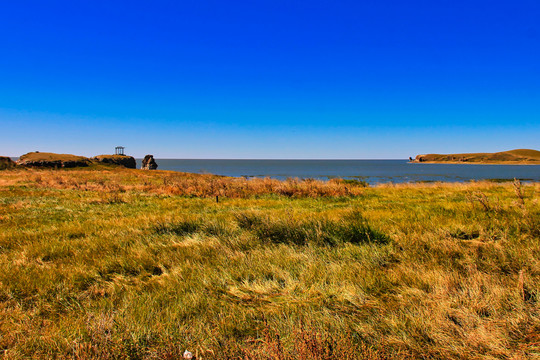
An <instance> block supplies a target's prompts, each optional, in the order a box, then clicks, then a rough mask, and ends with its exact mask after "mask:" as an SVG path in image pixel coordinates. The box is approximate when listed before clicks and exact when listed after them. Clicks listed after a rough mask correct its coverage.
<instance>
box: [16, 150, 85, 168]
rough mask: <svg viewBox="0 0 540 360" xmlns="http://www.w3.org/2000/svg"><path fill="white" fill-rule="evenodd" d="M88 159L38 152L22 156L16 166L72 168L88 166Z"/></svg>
mask: <svg viewBox="0 0 540 360" xmlns="http://www.w3.org/2000/svg"><path fill="white" fill-rule="evenodd" d="M90 163H91V161H90V159H88V158H86V157H84V156H77V155H71V154H55V153H42V152H39V151H36V152H30V153H28V154H24V155H22V156H21V157H20V159H19V160H18V161H17V165H19V166H25V167H42V168H74V167H84V166H88V165H90Z"/></svg>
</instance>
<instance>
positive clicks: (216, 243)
mask: <svg viewBox="0 0 540 360" xmlns="http://www.w3.org/2000/svg"><path fill="white" fill-rule="evenodd" d="M539 193H540V184H538V183H535V184H526V185H525V184H519V183H518V182H516V183H515V184H510V183H507V184H496V183H466V184H441V183H433V184H418V185H395V186H394V185H387V186H378V187H362V186H358V185H355V184H350V183H345V182H341V181H339V180H335V181H331V182H328V183H323V182H318V181H305V182H302V181H294V180H290V181H287V182H280V181H276V180H270V179H262V180H246V179H229V178H222V177H216V176H211V175H200V176H199V175H189V174H181V173H172V172H165V171H155V172H150V171H138V170H129V169H120V168H117V169H114V170H110V169H108V168H107V167H97V168H90V169H84V170H80V169H79V170H33V169H15V170H4V171H2V172H0V227H1V232H0V353H1V354H2V355H3V356H4V358H6V359H23V358H74V359H177V358H179V357H181V354H182V353H183V352H184V350H185V349H189V350H190V351H192V352H193V353H195V354H196V355H197V358H199V359H418V358H423V359H533V358H538V356H540V306H539V304H540V238H539V237H540V227H539V223H540V222H539V221H538V220H539V218H540V204H539V202H538V198H539ZM216 196H219V197H218V198H217V200H218V201H216Z"/></svg>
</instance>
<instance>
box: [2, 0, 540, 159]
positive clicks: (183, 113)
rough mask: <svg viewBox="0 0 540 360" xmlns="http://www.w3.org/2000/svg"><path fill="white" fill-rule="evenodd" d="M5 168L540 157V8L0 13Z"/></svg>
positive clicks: (539, 4) (128, 8) (373, 1)
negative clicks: (137, 161) (525, 153)
mask: <svg viewBox="0 0 540 360" xmlns="http://www.w3.org/2000/svg"><path fill="white" fill-rule="evenodd" d="M0 126H1V131H2V137H1V141H0V155H10V156H18V155H20V154H23V153H26V152H29V151H34V150H39V151H51V152H62V153H75V154H81V155H87V156H90V155H96V154H102V153H111V152H113V150H114V146H116V145H123V146H125V147H126V151H127V152H128V153H129V154H132V155H134V156H137V157H141V156H144V155H145V154H154V155H155V156H156V157H157V158H321V159H324V158H341V159H365V158H407V157H408V156H413V155H415V154H418V153H426V152H439V153H445V152H446V153H449V152H473V151H501V150H508V149H513V148H535V149H539V148H540V1H538V0H514V1H508V0H505V1H497V0H492V1H477V0H467V1H464V0H452V1H447V0H429V1H427V0H426V1H419V0H409V1H397V0H396V1H385V0H366V1H358V0H356V1H338V0H334V1H330V0H328V1H316V0H310V1H291V0H284V1H281V0H268V1H257V0H253V1H205V0H171V1H160V0H153V1H110V0H109V1H99V0H98V1H96V0H93V1H77V0H70V1H55V0H50V1H26V0H16V1H4V2H2V4H1V5H0Z"/></svg>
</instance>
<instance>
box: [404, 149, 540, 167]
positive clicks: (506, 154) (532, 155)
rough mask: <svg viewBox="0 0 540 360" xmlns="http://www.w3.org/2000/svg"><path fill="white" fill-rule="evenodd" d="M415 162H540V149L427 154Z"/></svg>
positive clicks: (417, 157)
mask: <svg viewBox="0 0 540 360" xmlns="http://www.w3.org/2000/svg"><path fill="white" fill-rule="evenodd" d="M413 162H427V163H439V162H440V163H443V162H444V163H446V162H448V163H479V164H540V151H537V150H531V149H516V150H509V151H501V152H496V153H463V154H425V155H417V156H416V158H415V159H414V160H413Z"/></svg>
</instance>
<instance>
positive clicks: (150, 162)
mask: <svg viewBox="0 0 540 360" xmlns="http://www.w3.org/2000/svg"><path fill="white" fill-rule="evenodd" d="M157 167H158V165H157V163H156V160H154V155H146V156H145V157H144V159H143V161H142V166H141V170H156V169H157Z"/></svg>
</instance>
